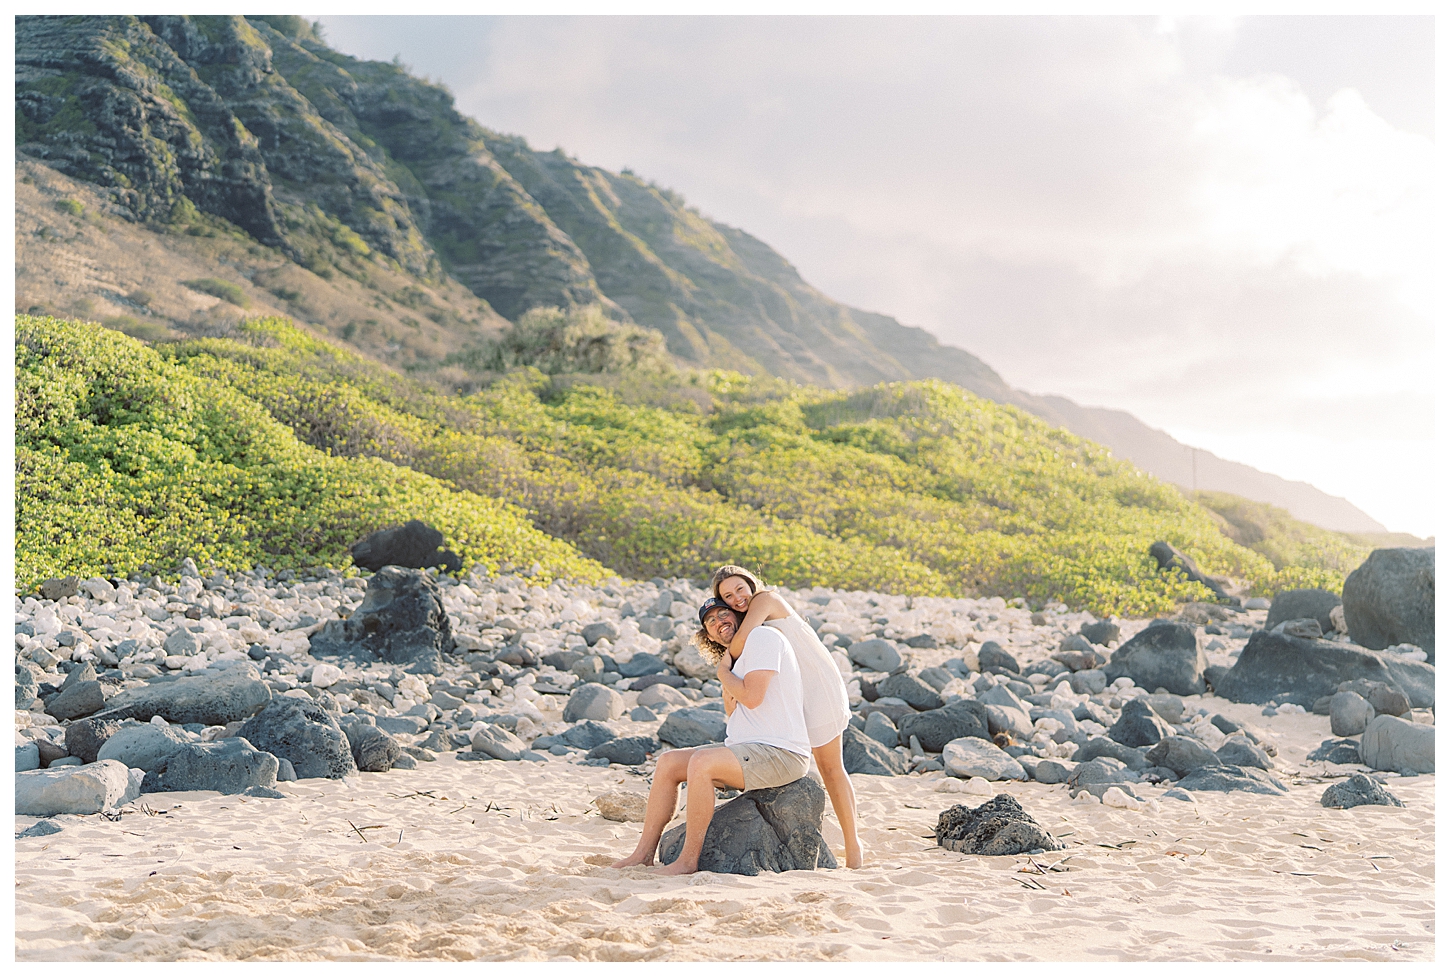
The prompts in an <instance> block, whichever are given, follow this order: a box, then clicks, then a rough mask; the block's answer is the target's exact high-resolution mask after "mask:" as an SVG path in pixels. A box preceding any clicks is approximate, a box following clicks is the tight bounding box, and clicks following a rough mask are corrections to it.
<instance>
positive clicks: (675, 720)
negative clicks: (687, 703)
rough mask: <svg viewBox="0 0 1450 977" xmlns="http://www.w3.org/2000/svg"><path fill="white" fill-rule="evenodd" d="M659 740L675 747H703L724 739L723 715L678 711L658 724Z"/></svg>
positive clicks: (720, 713)
mask: <svg viewBox="0 0 1450 977" xmlns="http://www.w3.org/2000/svg"><path fill="white" fill-rule="evenodd" d="M657 735H658V736H659V738H660V739H661V740H662V741H664V742H666V743H668V744H670V745H671V746H676V747H681V748H684V747H690V746H704V745H706V744H707V743H720V742H723V741H724V739H725V714H724V713H723V712H716V711H715V710H713V709H702V708H698V707H696V708H690V709H678V710H676V711H674V712H672V713H670V714H669V715H668V716H666V717H665V721H664V722H662V723H660V728H659V733H658V734H657Z"/></svg>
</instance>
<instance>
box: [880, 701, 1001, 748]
mask: <svg viewBox="0 0 1450 977" xmlns="http://www.w3.org/2000/svg"><path fill="white" fill-rule="evenodd" d="M896 728H897V732H898V735H899V737H900V738H899V740H898V742H899V743H900V744H901V745H902V746H907V745H909V744H910V743H911V738H912V737H913V736H915V737H916V740H917V742H918V743H920V744H921V748H922V749H923V750H926V751H927V752H928V753H940V752H941V751H942V747H944V746H946V745H947V744H948V743H950V742H951V741H952V740H959V739H962V738H963V737H968V736H974V737H976V738H978V739H982V740H985V739H987V738H988V737H989V736H991V735H992V734H991V731H990V730H989V729H988V725H987V707H986V706H985V705H983V704H982V703H980V702H977V701H976V700H973V699H958V700H957V701H956V702H951V703H948V704H947V705H945V706H943V707H942V708H940V709H931V710H928V711H927V712H918V713H912V714H911V715H907V716H902V717H901V722H900V723H898V724H897V727H896Z"/></svg>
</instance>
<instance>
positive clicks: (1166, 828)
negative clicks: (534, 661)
mask: <svg viewBox="0 0 1450 977" xmlns="http://www.w3.org/2000/svg"><path fill="white" fill-rule="evenodd" d="M1188 701H1189V702H1190V703H1193V702H1194V699H1193V698H1192V697H1190V698H1189V699H1188ZM1204 702H1205V703H1206V704H1210V705H1211V706H1212V708H1213V709H1214V710H1216V711H1219V712H1222V713H1223V714H1224V715H1227V716H1229V717H1231V718H1235V719H1238V720H1245V721H1255V722H1258V723H1260V724H1263V725H1265V726H1266V727H1267V728H1269V729H1271V730H1272V731H1273V733H1274V735H1275V736H1276V737H1277V738H1278V743H1279V757H1278V761H1279V770H1278V772H1279V774H1280V775H1281V776H1282V779H1284V780H1285V782H1286V783H1288V784H1289V785H1290V792H1289V794H1288V795H1287V796H1284V797H1268V796H1263V795H1255V794H1245V793H1228V794H1211V793H1200V794H1197V795H1196V801H1195V803H1185V802H1180V801H1174V800H1171V799H1159V800H1156V801H1155V802H1153V803H1152V804H1150V806H1149V809H1147V810H1143V811H1139V812H1134V811H1126V810H1118V809H1113V808H1110V807H1105V806H1103V805H1102V804H1100V803H1098V802H1095V801H1091V800H1089V799H1087V798H1086V797H1084V798H1082V799H1080V800H1077V801H1074V800H1070V799H1069V798H1068V794H1067V788H1066V786H1064V785H1061V784H1058V785H1044V784H1038V783H1031V782H1026V783H1019V782H1014V783H1007V784H994V785H992V787H991V788H990V789H989V790H987V791H986V792H984V793H972V792H970V789H969V788H968V784H967V783H964V782H962V781H958V780H954V779H953V778H944V777H942V775H941V774H939V773H929V774H926V775H923V776H908V777H892V778H884V777H870V776H860V775H858V776H856V777H855V778H854V781H855V784H856V790H857V792H858V795H859V798H860V805H861V818H862V825H863V832H862V834H863V841H864V843H865V844H866V846H867V851H868V856H867V863H866V865H865V867H864V868H862V869H861V870H858V871H848V870H846V869H844V868H843V869H838V870H835V871H817V872H790V873H785V874H781V875H763V876H757V877H751V878H746V877H736V876H722V875H715V874H711V873H701V874H699V875H696V876H694V877H691V878H686V879H662V878H657V877H654V876H653V875H652V874H651V873H650V872H649V871H648V870H645V869H628V870H615V869H611V868H608V867H607V865H608V863H609V862H610V861H612V860H613V859H614V858H617V857H619V856H620V855H622V854H624V853H625V852H627V851H628V849H629V848H630V847H631V846H632V845H633V843H634V840H635V839H636V837H637V834H636V832H637V831H638V826H637V825H634V824H626V823H617V822H612V821H607V820H605V819H603V818H602V817H600V816H599V814H598V813H597V812H596V811H595V810H594V808H593V807H592V804H591V801H592V799H593V798H594V797H596V796H598V795H599V794H600V793H602V792H604V791H606V790H610V789H619V790H635V791H639V792H641V793H643V792H645V791H647V790H648V785H647V783H646V781H645V779H644V778H643V777H642V776H639V775H636V774H632V773H629V772H626V771H625V770H624V769H623V768H620V767H613V768H594V767H582V766H577V765H570V764H565V763H525V762H513V763H506V762H500V761H493V762H461V761H459V760H457V759H456V758H455V757H454V756H452V755H450V754H443V755H441V756H440V757H439V759H438V760H437V761H435V762H433V763H424V764H420V765H419V767H418V769H417V770H413V771H402V770H393V771H390V772H388V773H382V774H369V773H363V774H358V775H355V776H353V777H350V778H348V779H347V780H346V781H327V780H303V781H294V782H289V783H281V784H278V789H279V790H280V791H282V792H283V793H284V794H286V795H287V796H286V798H285V799H282V800H272V799H264V798H245V797H240V796H222V795H220V794H216V793H213V792H203V791H197V792H189V793H171V794H165V793H162V794H145V795H143V796H142V798H141V799H140V800H139V801H138V802H134V803H132V804H129V805H127V806H126V807H125V808H124V809H123V812H124V813H123V814H122V817H121V820H120V821H119V822H111V821H108V820H105V819H104V818H103V817H100V816H96V817H88V818H67V819H64V820H65V821H67V822H68V824H67V827H66V830H65V831H64V832H62V833H60V834H57V835H52V836H49V837H45V838H32V839H21V840H18V841H17V842H16V843H15V860H16V868H15V874H16V879H15V899H16V915H15V927H16V959H18V960H24V961H39V960H309V959H335V960H387V959H400V960H409V959H441V960H468V959H497V960H616V961H617V960H705V959H713V960H731V959H771V960H869V959H903V958H909V959H919V960H1074V959H1086V960H1256V959H1264V960H1268V959H1273V960H1279V959H1288V960H1345V959H1350V960H1385V961H1388V960H1424V961H1428V960H1431V959H1433V957H1434V936H1435V934H1434V910H1435V905H1434V883H1435V867H1434V785H1435V778H1434V776H1433V775H1430V776H1420V777H1414V778H1401V777H1396V776H1393V775H1392V776H1390V777H1389V778H1388V782H1387V786H1388V787H1389V789H1390V790H1391V791H1392V792H1393V793H1395V794H1396V795H1397V796H1398V797H1400V798H1401V799H1402V800H1403V801H1404V802H1405V805H1406V806H1405V807H1404V808H1403V809H1398V808H1387V807H1373V806H1365V807H1358V808H1354V809H1352V810H1327V809H1325V808H1322V807H1320V805H1319V797H1320V794H1321V793H1322V792H1323V790H1324V786H1325V782H1323V781H1321V780H1320V779H1318V776H1317V775H1321V774H1324V773H1326V772H1328V773H1329V774H1331V775H1332V774H1333V773H1334V772H1335V771H1336V769H1337V770H1338V772H1339V773H1340V774H1341V775H1343V773H1345V772H1346V771H1347V770H1348V769H1349V768H1334V767H1330V766H1326V765H1324V764H1311V763H1307V762H1306V761H1305V755H1306V754H1307V753H1308V752H1309V751H1310V750H1312V749H1313V748H1314V747H1316V746H1317V745H1318V744H1319V743H1320V742H1321V741H1322V740H1324V739H1326V738H1328V736H1329V720H1328V719H1327V718H1326V717H1323V716H1315V715H1312V714H1281V715H1279V716H1275V717H1272V718H1266V717H1261V716H1259V709H1258V707H1255V706H1246V705H1236V704H1234V703H1229V702H1225V701H1223V700H1222V699H1215V698H1209V699H1205V700H1204ZM1291 772H1297V773H1291ZM943 785H946V786H947V787H949V788H951V789H952V790H950V791H948V790H943V789H942V787H943ZM1140 789H1141V790H1142V791H1143V792H1145V793H1146V794H1147V796H1149V797H1152V798H1161V795H1162V792H1163V788H1152V787H1142V788H1140ZM999 791H1005V792H1007V793H1010V794H1012V795H1013V796H1014V797H1016V798H1017V799H1018V800H1019V801H1020V803H1021V804H1022V805H1023V807H1024V808H1026V810H1027V811H1028V813H1030V814H1032V815H1033V816H1034V817H1035V818H1036V819H1037V820H1038V821H1039V822H1040V823H1041V824H1042V825H1043V826H1044V827H1046V828H1047V829H1048V830H1049V831H1051V832H1053V833H1054V834H1055V835H1057V836H1058V837H1060V838H1061V840H1062V841H1064V842H1066V843H1067V844H1068V845H1069V848H1068V850H1066V851H1063V852H1056V853H1051V854H1049V855H1048V856H1037V857H1036V858H1035V863H1036V865H1035V866H1034V865H1033V861H1034V860H1032V859H1029V857H1028V856H1015V857H1010V856H1003V857H996V858H989V857H979V856H967V855H960V854H955V853H953V852H949V851H946V850H943V849H941V848H938V847H937V846H936V845H935V843H934V841H933V839H932V837H931V835H932V829H933V827H934V826H935V824H936V819H937V816H938V814H939V813H940V812H941V811H942V810H944V809H945V808H947V807H949V806H950V805H952V804H954V803H967V804H971V805H973V806H975V805H977V804H979V803H981V802H983V801H985V800H986V799H988V798H989V797H990V796H991V795H992V794H994V793H997V792H999ZM1154 806H1156V808H1157V810H1153V809H1152V808H1153V807H1154ZM148 812H155V813H154V814H153V813H148ZM36 820H38V819H36V818H27V817H17V818H16V828H17V830H20V829H23V828H25V827H27V826H29V825H30V824H33V823H34V822H35V821H36ZM825 834H826V837H827V839H828V840H829V841H831V842H832V844H833V846H834V848H835V850H836V852H837V854H838V856H839V854H840V850H841V849H840V833H839V831H838V830H837V829H836V828H835V823H834V819H833V816H832V814H831V813H830V809H829V807H828V808H827V814H826V828H825ZM1038 868H1041V869H1051V870H1050V871H1047V872H1046V874H1038V871H1037V869H1038ZM1062 869H1066V871H1062Z"/></svg>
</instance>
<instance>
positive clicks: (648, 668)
mask: <svg viewBox="0 0 1450 977" xmlns="http://www.w3.org/2000/svg"><path fill="white" fill-rule="evenodd" d="M669 670H670V666H669V664H668V663H666V662H665V660H664V659H663V658H661V657H659V656H658V655H651V654H649V653H647V652H643V651H641V652H636V653H635V655H634V657H633V658H631V659H630V660H629V661H627V662H621V663H620V666H619V674H621V675H623V676H624V677H625V678H639V677H641V676H643V675H658V674H660V673H661V672H667V671H669Z"/></svg>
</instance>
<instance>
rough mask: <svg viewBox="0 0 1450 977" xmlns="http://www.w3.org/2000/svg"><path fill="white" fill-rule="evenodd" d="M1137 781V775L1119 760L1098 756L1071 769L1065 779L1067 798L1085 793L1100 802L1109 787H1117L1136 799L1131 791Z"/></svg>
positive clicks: (1135, 795)
mask: <svg viewBox="0 0 1450 977" xmlns="http://www.w3.org/2000/svg"><path fill="white" fill-rule="evenodd" d="M1137 781H1138V778H1137V775H1136V774H1134V773H1133V771H1131V770H1129V769H1128V767H1127V766H1126V765H1125V764H1124V763H1123V762H1122V761H1121V760H1114V759H1113V758H1112V757H1107V756H1100V757H1095V758H1093V759H1091V760H1088V761H1087V762H1085V763H1079V764H1078V765H1077V766H1076V767H1074V768H1073V771H1072V773H1071V774H1069V775H1068V778H1067V792H1068V795H1069V796H1071V797H1076V796H1077V795H1078V794H1081V793H1082V792H1083V791H1087V792H1088V793H1089V794H1092V795H1093V796H1094V797H1096V798H1097V799H1098V800H1102V797H1103V793H1104V792H1105V791H1106V790H1107V789H1108V788H1109V787H1118V788H1121V789H1122V790H1123V792H1124V793H1125V794H1127V795H1128V796H1130V797H1135V798H1136V797H1137V796H1138V795H1137V794H1136V793H1135V792H1134V791H1133V786H1132V785H1133V784H1135V783H1137Z"/></svg>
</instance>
